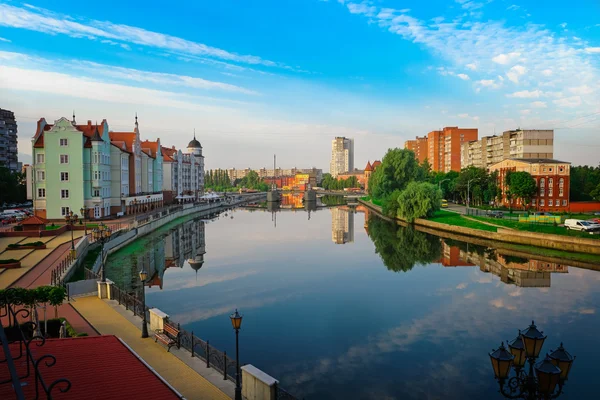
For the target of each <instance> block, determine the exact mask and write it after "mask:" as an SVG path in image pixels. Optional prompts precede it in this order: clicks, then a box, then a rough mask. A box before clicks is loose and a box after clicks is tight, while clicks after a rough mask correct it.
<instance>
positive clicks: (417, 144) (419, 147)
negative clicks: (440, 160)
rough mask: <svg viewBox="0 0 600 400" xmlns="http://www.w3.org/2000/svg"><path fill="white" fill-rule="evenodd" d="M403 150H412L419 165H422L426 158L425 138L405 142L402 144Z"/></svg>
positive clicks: (427, 149)
mask: <svg viewBox="0 0 600 400" xmlns="http://www.w3.org/2000/svg"><path fill="white" fill-rule="evenodd" d="M404 148H405V149H407V150H412V151H413V152H414V153H415V157H416V158H417V160H419V163H423V161H425V159H427V158H428V156H429V154H428V152H429V148H428V146H427V136H423V137H418V136H417V137H416V138H415V140H407V141H406V142H404Z"/></svg>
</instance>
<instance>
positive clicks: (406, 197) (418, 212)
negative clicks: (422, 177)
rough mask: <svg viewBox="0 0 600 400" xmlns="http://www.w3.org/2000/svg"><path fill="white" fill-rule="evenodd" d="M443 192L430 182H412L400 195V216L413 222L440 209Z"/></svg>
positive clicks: (430, 215)
mask: <svg viewBox="0 0 600 400" xmlns="http://www.w3.org/2000/svg"><path fill="white" fill-rule="evenodd" d="M441 200H442V192H441V190H439V189H438V188H437V187H436V186H435V185H432V184H431V183H428V182H411V183H409V184H408V186H407V187H406V189H404V190H403V191H402V193H400V196H398V200H397V202H398V211H397V213H398V216H400V217H402V218H404V219H406V220H407V221H408V222H413V221H414V220H415V219H417V218H423V217H432V216H433V213H434V212H435V211H437V210H439V209H440V203H441Z"/></svg>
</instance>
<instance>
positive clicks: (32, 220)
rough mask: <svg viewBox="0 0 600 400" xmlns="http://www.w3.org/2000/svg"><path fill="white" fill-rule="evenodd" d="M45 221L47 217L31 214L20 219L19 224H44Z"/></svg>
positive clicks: (46, 221)
mask: <svg viewBox="0 0 600 400" xmlns="http://www.w3.org/2000/svg"><path fill="white" fill-rule="evenodd" d="M47 223H48V220H47V219H45V218H42V217H38V216H37V215H32V216H31V217H29V218H27V219H24V220H23V221H21V225H46V224H47Z"/></svg>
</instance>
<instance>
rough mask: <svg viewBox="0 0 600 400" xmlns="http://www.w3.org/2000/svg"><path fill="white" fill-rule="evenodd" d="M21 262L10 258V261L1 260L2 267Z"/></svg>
mask: <svg viewBox="0 0 600 400" xmlns="http://www.w3.org/2000/svg"><path fill="white" fill-rule="evenodd" d="M17 262H19V260H15V259H14V258H9V259H8V260H0V265H2V264H13V263H17Z"/></svg>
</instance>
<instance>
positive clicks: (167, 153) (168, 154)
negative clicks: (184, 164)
mask: <svg viewBox="0 0 600 400" xmlns="http://www.w3.org/2000/svg"><path fill="white" fill-rule="evenodd" d="M160 150H161V153H162V156H163V161H166V162H173V161H175V159H174V158H173V155H174V154H175V153H177V149H175V147H172V148H168V147H164V146H160Z"/></svg>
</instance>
